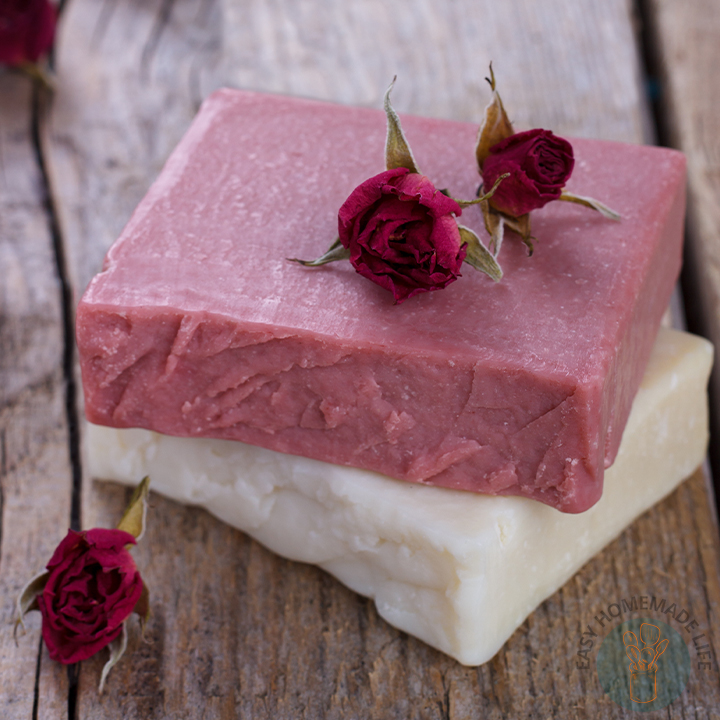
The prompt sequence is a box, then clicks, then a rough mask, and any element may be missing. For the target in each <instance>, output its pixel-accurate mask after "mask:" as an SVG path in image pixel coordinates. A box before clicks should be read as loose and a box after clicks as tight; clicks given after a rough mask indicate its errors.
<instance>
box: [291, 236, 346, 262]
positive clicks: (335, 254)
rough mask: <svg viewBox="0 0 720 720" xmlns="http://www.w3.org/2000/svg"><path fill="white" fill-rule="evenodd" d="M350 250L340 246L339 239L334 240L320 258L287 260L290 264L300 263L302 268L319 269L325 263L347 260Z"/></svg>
mask: <svg viewBox="0 0 720 720" xmlns="http://www.w3.org/2000/svg"><path fill="white" fill-rule="evenodd" d="M349 259H350V250H348V249H347V248H346V247H344V246H343V245H342V243H341V242H340V238H339V237H338V238H336V239H335V242H334V243H333V244H332V245H331V246H330V247H329V248H328V250H327V252H326V253H325V254H324V255H322V256H320V257H319V258H318V259H317V260H300V259H299V258H287V260H289V261H290V262H296V263H300V265H303V266H304V267H320V265H327V263H331V262H336V261H337V260H349Z"/></svg>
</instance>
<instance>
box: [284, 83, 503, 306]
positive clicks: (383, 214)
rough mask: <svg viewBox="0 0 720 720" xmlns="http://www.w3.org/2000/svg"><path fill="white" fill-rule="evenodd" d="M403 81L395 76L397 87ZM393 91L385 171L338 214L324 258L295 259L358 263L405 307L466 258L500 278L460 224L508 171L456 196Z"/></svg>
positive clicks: (446, 280) (312, 263) (444, 282)
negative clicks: (430, 169) (406, 127)
mask: <svg viewBox="0 0 720 720" xmlns="http://www.w3.org/2000/svg"><path fill="white" fill-rule="evenodd" d="M394 83H395V80H393V84H394ZM393 84H391V85H390V87H389V88H388V89H387V92H386V93H385V101H384V107H385V115H386V117H387V138H386V141H385V167H386V170H385V172H381V173H380V174H379V175H373V177H371V178H368V179H367V180H365V181H364V182H362V183H360V185H358V186H357V187H356V188H355V189H354V190H353V191H352V192H351V193H350V195H349V197H348V199H347V200H346V201H345V202H344V203H343V204H342V207H341V208H340V210H339V211H338V237H337V239H336V240H335V242H334V243H333V244H332V245H331V246H330V248H329V249H328V250H327V252H326V253H325V254H324V255H322V256H321V257H319V258H317V259H316V260H300V259H298V258H288V259H289V260H292V261H293V262H298V263H300V264H301V265H304V266H305V267H319V266H320V265H325V264H327V263H330V262H335V261H336V260H350V262H351V264H352V266H353V267H354V268H355V270H356V271H357V272H358V273H359V274H360V275H362V276H363V277H365V278H367V279H368V280H371V281H372V282H374V283H376V284H377V285H380V286H381V287H383V288H385V289H386V290H389V291H390V292H391V293H392V294H393V297H394V298H395V303H396V304H400V303H401V302H404V301H405V300H407V299H408V298H411V297H412V296H413V295H417V294H419V293H425V292H430V291H431V290H441V289H442V288H444V287H447V286H448V285H449V284H450V283H452V282H454V281H455V280H457V279H458V277H460V268H461V267H462V264H463V262H466V263H467V264H468V265H471V266H472V267H474V268H475V269H476V270H480V271H481V272H484V273H485V274H486V275H488V276H489V277H491V278H492V279H493V280H495V281H497V280H500V278H501V277H502V270H500V266H499V265H498V264H497V262H496V261H495V258H494V257H493V256H492V254H491V253H490V251H489V250H488V249H487V248H486V247H485V246H484V245H483V243H482V242H481V241H480V238H479V237H478V235H477V233H475V232H474V231H473V230H471V229H470V228H467V227H465V226H463V225H459V224H458V222H457V220H456V217H457V216H458V215H460V214H462V208H463V207H467V206H468V205H477V204H479V203H482V202H484V201H486V200H487V199H488V198H490V197H492V195H493V193H494V192H495V191H496V190H497V188H498V186H499V185H500V184H501V183H502V181H503V180H505V179H506V178H507V177H508V176H507V174H503V173H501V174H500V175H499V176H498V177H497V178H496V179H495V181H494V184H492V187H490V189H489V191H488V192H487V193H486V194H485V195H483V196H482V197H478V198H476V199H474V200H455V199H454V198H452V197H450V194H449V193H448V192H447V190H438V189H437V188H436V187H435V186H434V185H433V183H432V182H431V181H430V180H429V179H428V178H427V177H426V176H425V175H423V174H422V173H421V172H420V170H418V166H417V163H416V162H415V158H414V157H413V154H412V151H411V150H410V145H409V144H408V141H407V139H406V138H405V134H404V133H403V130H402V126H401V125H400V118H399V117H398V116H397V113H396V112H395V110H393V107H392V105H391V104H390V91H391V90H392V87H393Z"/></svg>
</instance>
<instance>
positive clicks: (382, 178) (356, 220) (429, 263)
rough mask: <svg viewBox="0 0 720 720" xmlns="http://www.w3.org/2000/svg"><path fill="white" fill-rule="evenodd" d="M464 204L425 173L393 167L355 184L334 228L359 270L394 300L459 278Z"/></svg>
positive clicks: (462, 249)
mask: <svg viewBox="0 0 720 720" xmlns="http://www.w3.org/2000/svg"><path fill="white" fill-rule="evenodd" d="M461 212H462V210H461V209H460V206H459V205H458V204H457V202H455V200H453V199H451V198H449V197H447V196H446V195H443V194H442V193H441V192H440V191H439V190H437V189H436V188H435V186H434V185H433V184H432V183H431V182H430V180H428V178H427V177H425V176H424V175H419V174H417V173H411V172H410V171H409V170H408V169H407V168H395V169H394V170H386V171H385V172H382V173H380V174H379V175H375V176H374V177H371V178H369V179H368V180H366V181H365V182H363V183H362V184H360V185H359V186H358V187H356V188H355V190H353V192H352V193H351V194H350V196H349V197H348V199H347V200H346V201H345V203H344V204H343V205H342V207H341V208H340V211H339V213H338V233H339V237H340V242H341V243H342V245H343V247H345V248H346V249H347V250H349V251H350V262H351V263H352V265H353V267H354V268H355V270H357V272H358V273H360V275H362V276H363V277H366V278H368V280H372V281H373V282H374V283H377V284H378V285H380V286H381V287H384V288H385V289H386V290H390V292H392V294H393V297H394V298H395V301H396V302H397V303H401V302H403V301H404V300H407V299H408V298H410V297H412V296H413V295H417V294H418V293H421V292H428V291H430V290H439V289H441V288H444V287H446V286H447V285H449V284H450V283H451V282H453V281H455V280H457V278H458V276H459V275H460V268H461V267H462V263H463V259H464V258H465V253H466V248H465V246H464V244H463V241H462V239H461V237H460V231H459V230H458V224H457V222H456V220H455V217H454V216H455V215H460V214H461Z"/></svg>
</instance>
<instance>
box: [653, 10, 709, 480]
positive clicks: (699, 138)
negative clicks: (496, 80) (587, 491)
mask: <svg viewBox="0 0 720 720" xmlns="http://www.w3.org/2000/svg"><path fill="white" fill-rule="evenodd" d="M647 5H648V12H649V16H648V19H647V24H648V26H649V27H648V35H649V38H650V42H651V43H652V45H653V51H654V54H655V56H656V58H657V62H658V66H659V67H658V68H657V71H658V74H659V79H660V80H661V86H662V89H663V96H662V97H661V103H660V105H661V108H662V112H663V117H664V121H665V124H666V129H667V134H668V137H667V141H668V142H669V143H670V144H671V145H672V146H673V147H677V148H678V149H680V150H682V151H683V152H684V153H685V154H686V155H687V159H688V238H687V240H688V242H687V249H688V252H687V265H688V267H687V272H686V276H687V285H688V287H687V291H688V292H689V293H690V294H692V295H693V296H694V300H695V303H696V304H697V308H696V310H697V312H698V317H697V318H696V322H697V325H698V329H700V330H702V332H703V334H705V335H706V336H707V337H708V338H710V340H712V341H713V343H714V344H715V346H716V347H720V73H718V49H717V46H718V38H719V37H720V8H719V7H718V4H717V3H716V2H713V0H688V1H687V2H682V3H680V2H675V1H673V0H648V2H647ZM711 393H712V400H713V407H714V408H715V410H716V418H715V424H716V425H717V424H718V422H719V419H720V415H718V414H717V413H718V412H720V377H719V376H718V373H717V369H716V370H715V373H714V376H713V380H712V382H711ZM713 460H714V464H715V465H716V466H717V467H720V465H718V462H720V452H718V451H717V449H715V452H714V457H713ZM718 487H720V486H718Z"/></svg>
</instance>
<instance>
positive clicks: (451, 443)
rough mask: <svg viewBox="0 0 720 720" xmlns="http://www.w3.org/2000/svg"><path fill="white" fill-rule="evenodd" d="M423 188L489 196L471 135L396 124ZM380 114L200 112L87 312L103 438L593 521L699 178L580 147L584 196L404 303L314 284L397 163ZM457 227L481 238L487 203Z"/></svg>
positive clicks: (274, 108)
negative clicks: (215, 451)
mask: <svg viewBox="0 0 720 720" xmlns="http://www.w3.org/2000/svg"><path fill="white" fill-rule="evenodd" d="M402 120H403V125H404V128H405V132H406V134H407V136H408V139H409V141H410V144H411V145H412V147H413V151H414V153H415V157H416V160H417V162H418V165H419V167H420V168H421V170H422V172H423V173H424V174H426V175H428V176H429V177H430V179H431V180H432V181H433V182H434V183H435V185H436V186H437V187H439V188H449V189H450V190H451V192H452V194H453V196H454V197H460V198H471V197H473V196H474V193H475V190H476V188H477V185H478V182H479V178H478V175H477V171H476V169H475V167H474V144H475V137H476V132H477V126H476V125H470V124H465V123H458V122H449V121H442V120H431V119H424V118H417V117H409V116H406V117H403V118H402ZM384 139H385V116H384V114H383V113H382V112H381V111H375V110H369V109H358V108H351V107H343V106H335V105H329V104H325V103H319V102H314V101H308V100H300V99H294V98H288V97H281V96H272V95H263V94H255V93H248V92H239V91H232V90H222V91H219V92H217V93H215V94H214V95H213V96H212V97H211V98H210V99H209V100H208V101H207V102H206V103H205V104H204V105H203V107H202V109H201V111H200V113H199V115H198V117H197V118H196V120H195V121H194V123H193V125H192V127H191V128H190V130H189V131H188V133H187V135H186V136H185V138H184V139H183V141H182V142H181V143H180V145H179V146H178V148H177V149H176V150H175V152H174V153H173V155H172V156H171V158H170V159H169V160H168V163H167V165H166V166H165V169H164V170H163V172H162V174H161V175H160V177H159V179H158V180H157V182H156V183H155V184H154V185H153V186H152V188H151V189H150V191H149V192H148V194H147V196H146V197H145V199H144V200H143V201H142V202H141V203H140V205H139V207H138V208H137V210H136V211H135V213H134V215H133V216H132V219H131V220H130V222H129V223H128V225H127V227H126V228H125V230H124V231H123V233H122V235H121V237H120V239H119V240H118V241H117V242H116V243H115V245H114V246H113V247H112V248H111V249H110V251H109V253H108V255H107V258H106V261H105V265H104V268H103V270H102V272H101V273H100V274H99V275H97V276H96V277H95V278H94V279H93V281H92V282H91V283H90V285H89V287H88V289H87V291H86V293H85V295H84V297H83V298H82V301H81V303H80V306H79V308H78V315H77V320H78V329H77V338H78V345H79V348H80V359H81V366H82V374H83V384H84V388H85V399H86V413H87V417H88V419H89V420H90V421H91V422H94V423H99V424H103V425H111V426H114V427H143V428H149V429H152V430H156V431H159V432H162V433H167V434H171V435H180V436H188V437H190V436H192V437H214V438H228V439H233V440H242V441H243V442H247V443H252V444H255V445H260V446H263V447H266V448H270V449H272V450H278V451H281V452H285V453H293V454H297V455H305V456H308V457H313V458H317V459H320V460H325V461H329V462H333V463H339V464H344V465H352V466H356V467H360V468H367V469H371V470H376V471H378V472H381V473H384V474H386V475H390V476H392V477H395V478H400V479H403V480H409V481H414V482H423V483H428V484H431V485H440V486H445V487H451V488H460V489H463V490H470V491H475V492H481V493H492V494H506V495H522V496H525V497H530V498H535V499H537V500H540V501H542V502H544V503H547V504H549V505H553V506H555V507H556V508H558V509H559V510H562V511H565V512H580V511H582V510H585V509H587V508H588V507H590V506H591V505H592V504H593V503H595V502H596V501H597V500H598V498H599V497H600V495H601V492H602V480H603V470H604V468H605V467H607V466H608V465H610V464H611V463H612V461H613V459H614V457H615V454H616V452H617V449H618V445H619V443H620V438H621V435H622V431H623V428H624V426H625V422H626V420H627V417H628V413H629V411H630V405H631V403H632V400H633V397H634V395H635V392H636V390H637V387H638V384H639V382H640V379H641V377H642V375H643V371H644V368H645V364H646V361H647V359H648V356H649V354H650V350H651V347H652V344H653V341H654V338H655V334H656V331H657V328H658V324H659V321H660V317H661V315H662V313H663V311H664V309H665V308H666V306H667V303H668V300H669V297H670V293H671V290H672V287H673V285H674V283H675V280H676V278H677V275H678V271H679V267H680V256H681V235H682V226H683V216H684V207H685V206H684V180H685V163H684V159H683V156H682V155H681V154H679V153H677V152H674V151H672V150H665V149H659V148H653V147H641V146H632V145H623V144H618V143H609V142H600V141H590V140H576V141H574V143H573V144H574V148H575V155H576V166H575V171H574V174H573V177H572V179H571V180H570V182H569V185H568V189H569V190H570V191H572V192H575V193H576V194H579V195H589V196H592V197H594V198H596V199H598V200H601V201H603V202H604V203H606V204H607V205H609V206H610V207H612V208H613V209H615V210H617V211H618V212H620V213H621V214H622V216H623V217H622V221H621V222H613V221H611V220H607V219H605V218H603V217H602V216H601V215H600V214H598V213H596V212H593V211H591V210H588V209H586V208H582V207H578V206H575V205H572V204H570V203H563V202H554V203H551V204H550V205H548V206H547V207H546V208H544V209H542V210H539V211H536V212H534V213H533V219H532V222H533V233H534V235H535V237H536V238H537V242H536V251H535V254H534V255H533V256H532V257H527V253H526V251H525V248H524V246H523V245H522V243H521V242H520V240H519V239H518V238H517V237H516V236H514V235H513V234H511V233H510V234H508V235H507V237H506V240H505V244H504V245H503V249H502V252H501V254H500V258H499V259H500V262H501V265H502V267H503V270H504V272H505V277H504V279H503V280H502V282H500V283H497V284H496V283H494V282H493V281H492V280H490V279H489V278H488V277H487V276H485V275H483V274H481V273H479V272H477V271H475V270H473V269H472V268H470V266H468V265H464V266H463V268H464V269H463V276H462V277H461V278H460V279H459V280H458V281H457V282H455V283H454V284H452V285H450V286H449V287H448V288H446V289H445V290H441V291H438V292H432V293H426V294H422V295H419V296H416V297H414V298H411V299H410V300H408V301H407V302H405V303H403V304H402V305H394V304H393V298H392V295H391V294H390V293H388V292H387V291H385V290H383V289H381V288H380V287H378V286H376V285H374V284H372V283H371V282H369V281H367V280H365V279H363V278H362V277H360V276H359V275H357V274H356V273H355V271H354V270H353V268H352V266H351V265H350V264H349V262H338V263H333V264H331V265H327V266H324V267H323V268H321V269H308V268H303V267H301V266H299V265H297V264H294V263H290V262H287V261H286V258H288V257H301V258H315V257H318V256H319V255H321V254H322V253H323V252H324V251H325V250H326V249H327V247H328V246H329V245H330V243H331V242H332V241H333V240H334V238H335V237H336V235H337V211H338V208H339V207H340V205H341V204H342V203H343V201H344V200H345V199H346V197H347V195H348V194H349V193H350V192H351V191H352V190H353V188H354V187H355V186H356V185H358V184H359V183H360V182H362V181H363V180H365V179H366V178H368V177H370V176H372V175H375V174H377V173H379V172H381V171H382V170H384V155H383V151H384ZM462 222H463V223H464V224H465V225H468V226H470V227H472V228H474V229H475V230H476V231H478V232H479V233H480V234H481V236H483V237H484V230H482V218H481V213H480V210H479V209H478V208H477V207H471V208H468V209H466V210H465V211H464V212H463V215H462Z"/></svg>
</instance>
